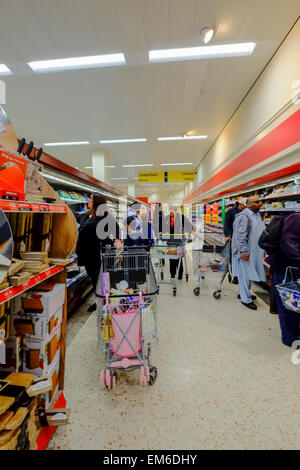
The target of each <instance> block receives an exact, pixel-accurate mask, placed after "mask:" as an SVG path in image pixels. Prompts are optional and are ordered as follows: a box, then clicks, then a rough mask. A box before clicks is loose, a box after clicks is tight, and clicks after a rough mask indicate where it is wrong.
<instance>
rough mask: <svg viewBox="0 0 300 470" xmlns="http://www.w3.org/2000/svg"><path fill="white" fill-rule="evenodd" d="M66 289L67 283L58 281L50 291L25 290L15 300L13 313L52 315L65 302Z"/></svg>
mask: <svg viewBox="0 0 300 470" xmlns="http://www.w3.org/2000/svg"><path fill="white" fill-rule="evenodd" d="M65 289H66V286H65V284H59V283H57V284H55V285H54V287H53V289H52V290H50V291H49V292H38V291H31V292H25V293H24V294H21V295H19V296H18V297H16V298H15V299H14V300H13V302H12V313H13V314H19V313H20V312H24V313H42V314H44V315H48V316H51V314H53V312H57V311H58V309H59V308H60V307H62V305H63V304H64V302H65Z"/></svg>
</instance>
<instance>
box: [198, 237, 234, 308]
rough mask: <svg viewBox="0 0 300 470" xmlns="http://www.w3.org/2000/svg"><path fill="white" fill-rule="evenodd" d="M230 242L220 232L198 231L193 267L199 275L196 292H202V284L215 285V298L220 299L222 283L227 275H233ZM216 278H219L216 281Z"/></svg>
mask: <svg viewBox="0 0 300 470" xmlns="http://www.w3.org/2000/svg"><path fill="white" fill-rule="evenodd" d="M230 251H231V248H230V244H229V243H227V244H225V239H224V237H223V235H220V233H219V232H218V233H213V232H212V231H209V232H204V231H203V232H199V231H198V232H196V233H195V242H194V245H193V267H194V273H195V274H196V275H197V282H196V287H195V288H194V294H195V295H196V296H198V295H199V294H200V288H201V285H213V286H215V287H216V290H215V291H214V292H213V297H214V298H215V299H220V297H221V293H222V285H223V282H224V280H225V278H226V276H227V275H228V276H230V277H231V271H230V269H231V267H230ZM215 279H219V282H216V280H215Z"/></svg>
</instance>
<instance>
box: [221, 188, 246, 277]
mask: <svg viewBox="0 0 300 470" xmlns="http://www.w3.org/2000/svg"><path fill="white" fill-rule="evenodd" d="M246 201H247V198H245V197H243V198H241V199H238V200H236V201H235V204H234V206H233V207H231V208H230V209H228V210H227V211H226V214H225V220H224V235H225V241H226V243H230V245H231V241H232V233H233V222H234V219H235V216H236V215H237V214H239V212H241V211H242V210H244V209H245V207H246ZM230 252H231V273H232V278H233V279H232V284H238V277H237V259H236V258H235V257H233V256H232V247H231V246H230Z"/></svg>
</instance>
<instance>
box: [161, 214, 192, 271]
mask: <svg viewBox="0 0 300 470" xmlns="http://www.w3.org/2000/svg"><path fill="white" fill-rule="evenodd" d="M162 229H163V232H165V233H167V234H169V235H170V239H172V240H173V239H175V240H180V239H182V238H184V234H186V233H187V234H188V238H187V239H189V238H190V235H191V233H192V230H193V227H192V224H191V222H190V221H189V220H188V218H187V217H185V216H184V215H183V214H179V213H178V212H177V207H176V206H172V207H170V215H168V216H167V217H166V218H165V219H164V221H163V224H162ZM179 261H180V267H179V272H178V279H179V280H180V279H182V274H183V264H182V260H177V259H170V274H171V278H175V275H176V271H177V268H178V263H179Z"/></svg>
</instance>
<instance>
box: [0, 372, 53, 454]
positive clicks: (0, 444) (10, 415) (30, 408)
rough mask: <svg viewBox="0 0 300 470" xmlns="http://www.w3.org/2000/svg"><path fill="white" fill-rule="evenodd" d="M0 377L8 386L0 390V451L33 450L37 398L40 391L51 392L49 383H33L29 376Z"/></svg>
mask: <svg viewBox="0 0 300 470" xmlns="http://www.w3.org/2000/svg"><path fill="white" fill-rule="evenodd" d="M0 374H1V375H0V376H1V378H4V379H5V381H6V382H7V384H8V385H7V386H6V387H5V388H3V389H0V450H35V449H36V448H37V445H36V440H37V437H38V428H37V422H36V416H35V413H36V408H37V397H38V396H39V395H40V393H41V390H50V389H51V388H52V383H51V380H50V378H49V377H43V378H39V379H36V378H35V377H34V375H33V374H24V373H9V372H3V371H2V372H1V373H0ZM46 383H47V387H46V386H45V384H46Z"/></svg>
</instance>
